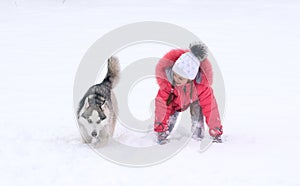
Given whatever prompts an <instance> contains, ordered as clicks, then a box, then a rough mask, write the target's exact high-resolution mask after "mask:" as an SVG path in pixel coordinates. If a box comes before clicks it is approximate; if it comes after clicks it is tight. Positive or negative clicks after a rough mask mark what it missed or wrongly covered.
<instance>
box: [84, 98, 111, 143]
mask: <svg viewBox="0 0 300 186" xmlns="http://www.w3.org/2000/svg"><path fill="white" fill-rule="evenodd" d="M80 116H81V118H82V119H84V120H85V122H83V126H84V128H85V129H86V131H87V133H88V135H89V136H90V137H92V138H98V136H99V134H100V131H101V130H105V126H106V125H107V124H108V122H107V120H108V118H109V108H108V104H107V101H106V100H105V99H104V98H103V97H100V98H99V97H97V96H89V97H87V98H86V100H85V104H84V107H83V109H82V112H81V113H80Z"/></svg>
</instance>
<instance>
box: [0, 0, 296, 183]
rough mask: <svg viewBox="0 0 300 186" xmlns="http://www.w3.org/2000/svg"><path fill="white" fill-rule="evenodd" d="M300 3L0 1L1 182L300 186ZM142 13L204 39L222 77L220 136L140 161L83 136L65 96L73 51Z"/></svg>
mask: <svg viewBox="0 0 300 186" xmlns="http://www.w3.org/2000/svg"><path fill="white" fill-rule="evenodd" d="M299 12H300V2H299V1H297V0H286V1H283V0H282V1H280V0H264V1H259V0H241V1H235V0H224V1H221V0H199V1H192V0H175V1H171V0H167V1H159V0H142V1H138V0H132V1H131V0H129V1H121V0H119V1H117V0H111V1H102V0H101V1H96V0H90V1H84V0H64V1H63V0H52V1H50V0H48V1H38V0H31V1H29V0H16V1H13V0H3V1H1V2H0V51H1V62H0V79H1V80H0V87H1V96H0V103H1V107H0V118H1V122H0V185H3V186H15V185H72V186H75V185H90V186H92V185H101V186H102V185H103V186H104V185H112V186H119V185H120V186H125V185H126V186H127V185H128V186H135V185H136V186H139V185H145V186H152V185H154V186H158V185H178V186H179V185H180V186H181V185H189V186H190V185H195V186H196V185H197V186H199V185H204V186H205V185H230V186H232V185H238V186H244V185H247V186H248V185H249V186H253V185H280V186H282V185H289V186H290V185H300V181H299V172H298V169H299V168H298V167H299V166H300V161H299V157H300V152H299V150H300V148H299V146H300V145H299V142H298V140H299V137H298V136H299V133H300V126H299V125H300V119H299V118H300V117H299V114H300V112H299V111H300V109H299V108H300V99H299V94H300V86H299V85H300V75H299V72H300V64H299V63H300V62H299V48H300V44H299V43H300V35H299V33H300V21H299V20H300V13H299ZM139 21H164V22H169V23H173V24H176V25H178V26H181V27H183V28H186V29H188V30H190V31H191V32H193V33H194V34H196V35H197V36H198V37H199V38H200V39H201V40H202V41H204V42H205V43H206V44H207V45H208V47H209V49H210V51H211V52H212V54H213V55H214V57H215V59H216V60H217V62H218V65H219V67H220V69H221V71H222V74H223V77H224V81H225V88H226V111H225V115H224V118H223V125H224V131H225V134H224V135H226V136H227V141H226V142H225V143H223V144H213V145H212V146H211V147H210V148H209V149H208V150H207V151H206V152H204V153H199V152H198V149H197V148H198V144H197V143H195V142H193V141H191V142H190V143H189V144H188V145H187V146H186V147H185V148H184V149H183V150H182V151H181V152H180V153H178V154H177V155H176V156H174V157H173V158H171V159H170V160H168V161H166V162H164V163H161V164H158V165H155V166H151V167H143V168H132V167H124V166H120V165H116V164H113V163H111V162H109V161H106V160H104V159H103V158H101V157H100V156H99V155H98V154H96V153H95V152H94V151H93V150H92V149H91V148H89V147H88V146H87V145H84V144H82V142H81V137H80V135H79V131H78V128H77V124H76V120H75V117H74V113H73V103H72V99H73V98H72V94H73V83H74V78H75V73H76V70H77V67H78V65H79V63H80V60H81V59H82V57H83V55H84V54H85V52H86V51H87V49H88V48H89V47H90V46H91V45H92V44H93V43H94V42H95V41H96V40H97V39H98V38H100V37H101V36H102V35H104V34H106V33H108V32H109V31H111V30H113V29H116V28H118V27H120V26H123V25H126V24H129V23H134V22H139ZM141 50H142V51H143V52H142V53H139V54H141V56H143V54H144V55H145V56H147V57H150V56H153V55H157V56H158V57H159V56H162V55H163V54H164V53H166V52H167V50H157V49H153V50H152V49H151V48H144V49H141ZM99 52H101V51H99ZM151 52H153V53H151ZM124 56H125V55H124ZM131 57H132V56H130V57H129V56H127V59H125V58H124V59H123V60H124V64H125V63H126V62H125V61H126V60H127V62H129V61H130V60H129V59H130V58H131ZM120 60H121V62H122V58H120ZM122 68H124V67H122ZM149 84H151V83H149ZM140 86H142V85H140ZM137 87H139V86H137ZM148 87H149V90H150V89H152V88H154V89H155V88H157V87H156V85H154V83H153V84H151V85H148ZM151 87H152V88H151ZM136 95H138V94H136ZM130 99H132V98H130ZM139 99H141V98H139V97H138V96H137V100H139ZM133 100H134V99H133ZM136 102H139V101H136ZM131 103H132V104H133V106H132V107H133V108H135V107H136V106H134V104H135V102H134V101H132V102H131ZM137 104H138V103H137ZM147 109H148V108H147ZM117 131H118V129H117ZM128 134H129V133H128ZM122 140H125V141H126V140H127V142H129V143H132V144H133V145H135V143H136V142H135V141H138V140H139V139H135V140H133V139H132V137H131V136H129V135H126V133H125V134H124V135H123V136H122ZM150 140H151V139H150ZM142 145H143V144H142Z"/></svg>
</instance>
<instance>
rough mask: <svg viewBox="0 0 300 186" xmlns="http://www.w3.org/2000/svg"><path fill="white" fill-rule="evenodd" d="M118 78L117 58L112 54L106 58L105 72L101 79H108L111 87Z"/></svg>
mask: <svg viewBox="0 0 300 186" xmlns="http://www.w3.org/2000/svg"><path fill="white" fill-rule="evenodd" d="M119 78H120V63H119V59H118V58H116V57H114V56H112V57H110V58H109V59H108V64H107V74H106V77H105V78H104V80H103V81H109V82H110V83H111V86H112V88H114V87H115V86H116V84H117V83H118V82H119Z"/></svg>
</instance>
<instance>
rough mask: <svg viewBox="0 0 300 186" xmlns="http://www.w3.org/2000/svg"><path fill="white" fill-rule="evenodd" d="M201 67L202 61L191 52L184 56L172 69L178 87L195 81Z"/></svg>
mask: <svg viewBox="0 0 300 186" xmlns="http://www.w3.org/2000/svg"><path fill="white" fill-rule="evenodd" d="M199 66H200V61H199V60H198V58H196V57H195V56H194V55H193V54H192V53H191V52H186V53H184V54H182V55H181V56H180V57H179V58H178V59H177V60H176V62H175V64H174V66H173V68H172V70H173V72H174V81H175V84H176V86H178V85H184V84H185V83H187V82H188V80H193V79H195V77H196V75H197V73H198V70H199ZM177 84H178V85H177Z"/></svg>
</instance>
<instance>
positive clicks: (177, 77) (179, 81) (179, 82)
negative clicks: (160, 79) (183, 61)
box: [174, 72, 189, 86]
mask: <svg viewBox="0 0 300 186" xmlns="http://www.w3.org/2000/svg"><path fill="white" fill-rule="evenodd" d="M188 80H189V79H187V78H184V77H182V76H180V75H178V74H176V73H175V72H174V82H175V86H182V85H185V84H186V83H187V82H188Z"/></svg>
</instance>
